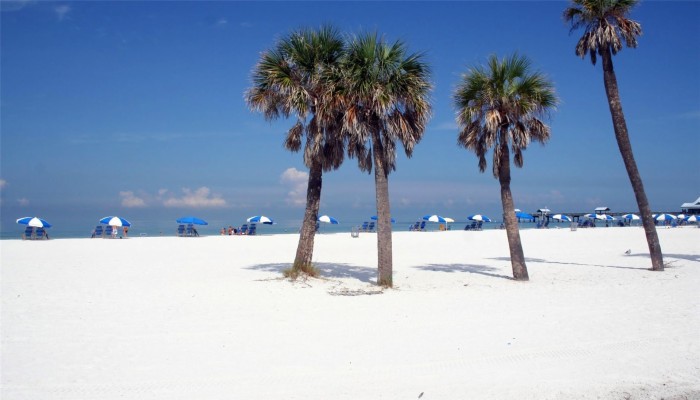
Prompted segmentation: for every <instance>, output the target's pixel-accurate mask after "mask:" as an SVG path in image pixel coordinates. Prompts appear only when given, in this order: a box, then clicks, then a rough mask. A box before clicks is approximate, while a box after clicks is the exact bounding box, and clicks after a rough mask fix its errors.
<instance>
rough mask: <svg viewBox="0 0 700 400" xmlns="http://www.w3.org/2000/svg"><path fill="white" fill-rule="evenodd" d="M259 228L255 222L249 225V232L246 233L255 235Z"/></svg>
mask: <svg viewBox="0 0 700 400" xmlns="http://www.w3.org/2000/svg"><path fill="white" fill-rule="evenodd" d="M256 230H257V226H256V225H255V224H250V226H249V227H248V233H246V235H255V232H256Z"/></svg>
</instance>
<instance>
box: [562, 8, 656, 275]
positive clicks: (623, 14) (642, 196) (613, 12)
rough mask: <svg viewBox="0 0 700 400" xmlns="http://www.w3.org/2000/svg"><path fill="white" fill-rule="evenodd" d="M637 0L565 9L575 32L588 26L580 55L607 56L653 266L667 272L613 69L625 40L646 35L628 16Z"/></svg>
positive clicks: (616, 116) (614, 109) (612, 102)
mask: <svg viewBox="0 0 700 400" xmlns="http://www.w3.org/2000/svg"><path fill="white" fill-rule="evenodd" d="M636 4H637V0H573V1H572V5H571V7H568V8H567V9H566V10H564V20H565V21H566V22H570V23H571V31H574V30H576V29H578V28H584V33H583V36H581V39H579V41H578V43H577V44H576V55H578V56H579V57H581V58H585V57H586V54H589V55H590V57H591V62H592V63H593V65H595V63H596V58H597V56H598V55H599V56H600V57H601V58H602V59H603V82H604V84H605V94H606V95H607V96H608V106H609V107H610V115H611V116H612V122H613V128H614V130H615V138H616V139H617V145H618V147H619V149H620V154H622V160H623V161H624V163H625V168H626V169H627V175H628V176H629V179H630V182H631V183H632V190H633V191H634V196H635V197H636V199H637V206H638V207H639V212H640V213H641V216H642V225H644V232H645V233H646V237H647V244H648V246H649V254H650V255H651V265H652V270H654V271H663V269H664V260H663V254H662V253H661V245H660V244H659V237H658V235H657V234H656V227H655V226H654V220H653V218H652V216H651V207H650V206H649V201H648V200H647V195H646V193H645V191H644V184H643V183H642V177H641V176H640V175H639V170H638V169H637V163H636V161H635V160H634V153H633V152H632V143H631V142H630V138H629V135H628V133H627V122H625V114H624V113H623V112H622V102H621V100H620V93H619V91H618V89H617V77H616V76H615V70H614V68H613V61H612V56H613V55H615V54H617V52H618V51H620V50H621V49H622V41H623V40H624V42H625V44H626V45H627V47H631V48H635V47H637V36H639V35H641V34H642V26H641V25H640V24H639V23H638V22H636V21H633V20H631V19H629V18H627V15H628V14H629V12H630V11H631V9H632V7H634V6H635V5H636Z"/></svg>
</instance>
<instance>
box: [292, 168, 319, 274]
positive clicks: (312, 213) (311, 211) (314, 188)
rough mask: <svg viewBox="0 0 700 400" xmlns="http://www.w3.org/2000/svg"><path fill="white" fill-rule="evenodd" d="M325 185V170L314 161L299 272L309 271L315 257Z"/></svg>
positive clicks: (297, 263)
mask: <svg viewBox="0 0 700 400" xmlns="http://www.w3.org/2000/svg"><path fill="white" fill-rule="evenodd" d="M322 184H323V168H322V165H321V162H320V161H314V163H313V165H312V166H311V168H310V170H309V183H308V186H307V189H306V211H305V212H304V222H303V223H302V225H301V234H300V235H299V244H298V245H297V255H296V258H295V259H294V265H293V267H292V268H293V269H294V270H295V271H297V272H300V271H308V270H309V268H310V267H311V258H312V257H313V255H314V237H315V236H316V221H317V220H318V208H319V206H320V204H321V186H322Z"/></svg>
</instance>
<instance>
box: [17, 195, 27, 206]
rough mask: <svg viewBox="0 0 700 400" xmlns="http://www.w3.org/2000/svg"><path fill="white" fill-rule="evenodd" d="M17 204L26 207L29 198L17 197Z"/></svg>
mask: <svg viewBox="0 0 700 400" xmlns="http://www.w3.org/2000/svg"><path fill="white" fill-rule="evenodd" d="M17 204H19V205H20V206H22V207H26V206H28V205H29V199H28V198H26V197H22V198H21V199H17Z"/></svg>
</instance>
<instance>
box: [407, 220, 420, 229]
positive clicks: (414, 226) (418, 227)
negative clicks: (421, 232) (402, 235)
mask: <svg viewBox="0 0 700 400" xmlns="http://www.w3.org/2000/svg"><path fill="white" fill-rule="evenodd" d="M418 229H420V221H416V223H415V224H411V225H409V226H408V230H409V231H417V230H418Z"/></svg>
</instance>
